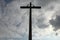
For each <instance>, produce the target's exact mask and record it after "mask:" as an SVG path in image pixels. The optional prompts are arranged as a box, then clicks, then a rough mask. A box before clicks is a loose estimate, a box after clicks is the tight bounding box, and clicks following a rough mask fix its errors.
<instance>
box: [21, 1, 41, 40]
mask: <svg viewBox="0 0 60 40" xmlns="http://www.w3.org/2000/svg"><path fill="white" fill-rule="evenodd" d="M20 8H24V9H26V8H27V9H29V10H30V12H29V40H32V9H40V8H41V6H32V3H31V2H30V4H29V6H21V7H20Z"/></svg>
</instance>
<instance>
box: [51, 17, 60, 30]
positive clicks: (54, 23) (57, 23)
mask: <svg viewBox="0 0 60 40" xmlns="http://www.w3.org/2000/svg"><path fill="white" fill-rule="evenodd" d="M50 24H51V25H52V26H53V27H54V28H55V29H54V30H55V31H56V30H58V29H60V16H56V19H55V20H54V19H51V20H50Z"/></svg>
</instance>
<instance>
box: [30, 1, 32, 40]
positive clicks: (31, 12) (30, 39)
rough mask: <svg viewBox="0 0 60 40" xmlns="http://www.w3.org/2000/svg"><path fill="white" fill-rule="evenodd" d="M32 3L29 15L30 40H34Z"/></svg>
mask: <svg viewBox="0 0 60 40" xmlns="http://www.w3.org/2000/svg"><path fill="white" fill-rule="evenodd" d="M31 5H32V4H31V2H30V13H29V17H30V18H29V40H32V9H31Z"/></svg>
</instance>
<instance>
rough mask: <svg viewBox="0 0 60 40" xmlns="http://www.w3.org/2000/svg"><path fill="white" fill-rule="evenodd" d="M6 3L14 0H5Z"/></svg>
mask: <svg viewBox="0 0 60 40" xmlns="http://www.w3.org/2000/svg"><path fill="white" fill-rule="evenodd" d="M4 1H5V3H6V4H8V3H10V2H12V1H13V0H4Z"/></svg>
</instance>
